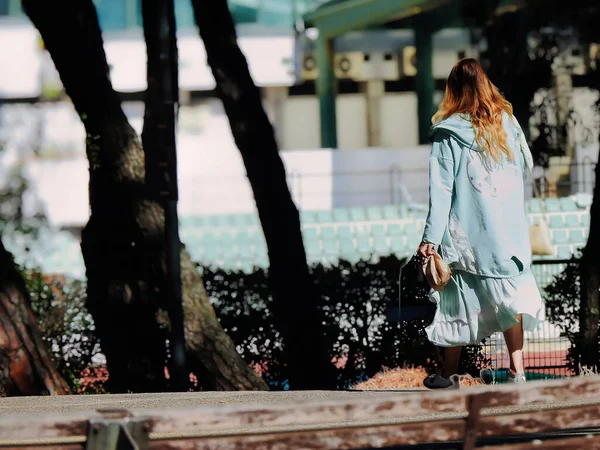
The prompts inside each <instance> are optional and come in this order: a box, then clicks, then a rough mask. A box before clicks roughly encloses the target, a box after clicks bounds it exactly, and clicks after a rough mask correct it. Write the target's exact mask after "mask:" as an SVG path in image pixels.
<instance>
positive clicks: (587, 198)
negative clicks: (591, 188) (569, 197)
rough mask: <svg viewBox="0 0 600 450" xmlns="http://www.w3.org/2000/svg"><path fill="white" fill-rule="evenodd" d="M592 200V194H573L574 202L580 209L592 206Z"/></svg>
mask: <svg viewBox="0 0 600 450" xmlns="http://www.w3.org/2000/svg"><path fill="white" fill-rule="evenodd" d="M592 200H593V197H592V195H591V194H588V193H586V192H580V193H578V194H576V195H575V202H576V204H577V206H578V207H579V208H581V209H586V208H589V207H590V206H592Z"/></svg>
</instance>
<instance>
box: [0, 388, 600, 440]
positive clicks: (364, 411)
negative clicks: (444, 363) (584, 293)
mask: <svg viewBox="0 0 600 450" xmlns="http://www.w3.org/2000/svg"><path fill="white" fill-rule="evenodd" d="M474 396H477V397H478V402H479V404H480V405H481V408H489V407H507V406H521V405H527V406H531V405H532V404H536V403H551V402H556V401H568V400H578V399H579V400H583V399H587V400H588V401H589V399H592V401H597V402H598V403H600V378H596V377H583V378H579V379H572V380H566V381H565V380H561V381H541V382H536V383H526V384H524V385H509V386H492V387H482V388H467V389H460V390H452V391H448V390H446V391H443V392H439V391H435V392H419V393H415V394H378V395H373V396H370V397H364V396H361V398H357V399H343V400H335V401H309V402H301V403H293V404H292V403H290V404H276V405H235V406H231V405H230V406H221V407H197V408H182V409H155V410H142V411H138V412H133V413H132V415H133V416H137V417H148V418H150V419H151V421H152V423H153V429H152V431H153V433H154V434H155V435H156V434H163V433H180V434H194V433H196V434H197V433H200V432H209V431H210V432H215V431H219V430H221V431H224V432H225V431H226V430H232V429H260V428H272V427H296V426H306V425H311V424H320V425H322V424H336V423H337V424H339V423H348V422H350V423H352V422H354V423H356V422H362V421H369V422H373V421H387V422H399V421H402V420H407V419H409V420H414V419H415V417H416V416H424V417H423V418H422V419H421V420H423V421H425V420H427V418H426V417H425V416H427V415H431V414H435V413H463V414H464V413H466V402H467V401H469V402H470V401H472V400H473V397H474ZM91 418H96V419H98V418H100V415H99V414H97V413H85V412H76V413H64V414H32V415H25V414H23V415H15V416H4V417H3V418H2V420H1V421H0V436H1V437H2V439H3V440H19V439H23V440H24V439H31V438H57V437H66V436H85V435H86V433H87V421H88V420H89V419H91Z"/></svg>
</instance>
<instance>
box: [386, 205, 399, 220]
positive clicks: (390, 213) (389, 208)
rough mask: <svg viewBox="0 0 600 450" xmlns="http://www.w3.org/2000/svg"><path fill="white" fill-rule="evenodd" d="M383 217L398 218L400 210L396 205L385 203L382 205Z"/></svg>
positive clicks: (388, 218)
mask: <svg viewBox="0 0 600 450" xmlns="http://www.w3.org/2000/svg"><path fill="white" fill-rule="evenodd" d="M383 217H384V218H385V219H386V220H396V219H399V218H400V211H399V210H398V206H397V205H386V206H384V207H383Z"/></svg>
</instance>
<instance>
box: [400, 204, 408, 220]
mask: <svg viewBox="0 0 600 450" xmlns="http://www.w3.org/2000/svg"><path fill="white" fill-rule="evenodd" d="M398 210H399V212H400V218H401V219H406V218H407V217H408V216H409V208H408V205H407V204H406V203H402V204H401V205H400V207H399V208H398Z"/></svg>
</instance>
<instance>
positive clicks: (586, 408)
mask: <svg viewBox="0 0 600 450" xmlns="http://www.w3.org/2000/svg"><path fill="white" fill-rule="evenodd" d="M32 401H35V400H34V399H32ZM595 427H599V430H600V377H582V378H574V379H570V380H561V381H543V382H536V383H525V384H520V385H503V386H489V387H474V388H463V389H459V390H444V391H427V392H415V393H380V394H373V395H372V396H367V397H365V396H357V397H356V398H353V397H352V396H349V397H346V398H344V399H339V400H330V401H308V402H298V403H295V404H274V405H259V404H253V405H235V406H222V407H195V408H180V409H154V410H135V411H133V412H128V411H122V410H121V411H120V410H112V411H111V410H104V411H102V410H99V411H96V412H67V413H62V414H61V413H52V414H20V415H12V416H3V417H0V448H2V449H6V448H19V449H25V448H27V449H46V450H50V449H57V450H58V449H61V450H67V449H68V450H71V449H83V448H87V449H90V450H92V449H94V450H96V449H98V450H99V449H101V450H112V449H137V448H139V449H142V448H147V449H161V450H162V449H165V450H166V449H211V450H233V449H236V450H238V449H264V450H276V449H277V450H280V449H293V450H301V449H310V450H314V449H319V450H324V449H372V448H386V447H387V448H390V447H395V448H398V447H399V446H403V445H413V444H431V445H432V448H433V445H435V443H442V442H457V443H458V444H457V445H456V447H455V448H464V449H468V450H470V449H475V448H478V449H488V450H491V449H502V450H509V449H523V450H524V449H534V448H535V449H539V448H543V449H558V448H561V449H567V448H568V449H579V448H585V449H586V450H588V449H600V434H599V435H598V436H596V435H595V432H594V430H593V429H594V428H595ZM577 429H588V430H591V431H586V432H585V433H578V434H571V435H568V436H565V435H563V432H566V431H569V430H570V431H573V430H577ZM545 432H558V433H554V434H553V435H552V436H550V437H549V436H543V437H541V438H540V436H539V433H545ZM599 433H600V431H599ZM509 435H513V436H515V435H520V436H523V438H522V439H521V442H518V443H515V442H514V440H513V443H507V442H508V439H505V442H504V443H503V444H498V445H497V444H494V443H493V442H492V441H490V440H489V439H490V438H494V437H500V436H504V437H507V436H509ZM486 439H487V441H486Z"/></svg>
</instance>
